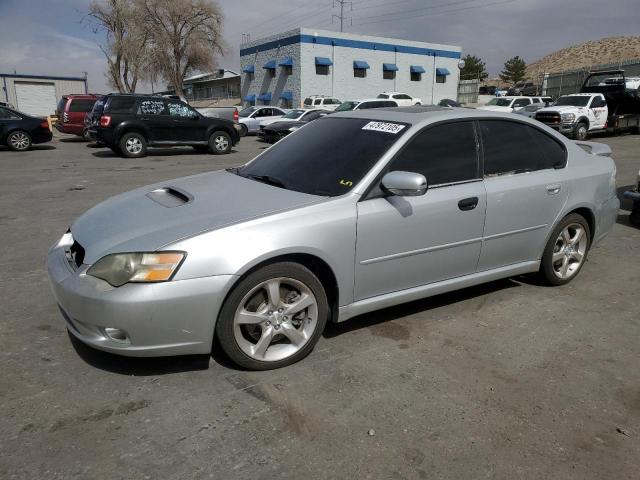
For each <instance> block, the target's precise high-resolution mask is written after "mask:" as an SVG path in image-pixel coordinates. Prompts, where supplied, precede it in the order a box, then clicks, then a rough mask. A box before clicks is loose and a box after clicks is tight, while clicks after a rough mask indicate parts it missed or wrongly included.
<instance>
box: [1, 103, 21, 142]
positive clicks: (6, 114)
mask: <svg viewBox="0 0 640 480" xmlns="http://www.w3.org/2000/svg"><path fill="white" fill-rule="evenodd" d="M21 120H22V118H21V117H19V116H18V115H16V114H15V113H13V112H12V111H10V110H7V109H4V108H2V107H0V143H4V141H5V139H6V135H7V133H8V131H9V127H10V126H11V125H13V124H15V123H16V122H20V121H21Z"/></svg>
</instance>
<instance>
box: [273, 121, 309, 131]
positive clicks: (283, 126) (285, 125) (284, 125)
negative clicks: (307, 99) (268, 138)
mask: <svg viewBox="0 0 640 480" xmlns="http://www.w3.org/2000/svg"><path fill="white" fill-rule="evenodd" d="M306 123H307V122H301V121H298V120H291V121H284V120H282V121H280V122H274V123H272V124H271V125H269V126H268V127H265V130H274V131H280V130H288V129H289V128H291V127H301V126H303V125H305V124H306Z"/></svg>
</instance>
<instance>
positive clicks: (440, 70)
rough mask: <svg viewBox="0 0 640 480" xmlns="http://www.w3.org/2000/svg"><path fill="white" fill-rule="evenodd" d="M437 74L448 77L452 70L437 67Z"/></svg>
mask: <svg viewBox="0 0 640 480" xmlns="http://www.w3.org/2000/svg"><path fill="white" fill-rule="evenodd" d="M436 75H440V76H441V77H446V76H447V75H451V72H450V71H449V70H447V69H446V68H436Z"/></svg>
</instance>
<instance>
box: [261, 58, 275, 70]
mask: <svg viewBox="0 0 640 480" xmlns="http://www.w3.org/2000/svg"><path fill="white" fill-rule="evenodd" d="M262 68H264V69H265V70H275V69H276V61H275V60H269V61H268V62H267V63H265V64H264V65H263V66H262Z"/></svg>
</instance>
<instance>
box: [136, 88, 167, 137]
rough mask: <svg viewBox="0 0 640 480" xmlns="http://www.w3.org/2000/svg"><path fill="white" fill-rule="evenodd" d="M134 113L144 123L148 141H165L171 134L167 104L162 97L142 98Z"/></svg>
mask: <svg viewBox="0 0 640 480" xmlns="http://www.w3.org/2000/svg"><path fill="white" fill-rule="evenodd" d="M136 115H137V117H138V119H139V120H140V121H142V123H143V124H144V125H145V127H146V129H147V132H148V139H149V141H150V142H167V141H170V140H171V138H172V135H173V132H172V130H171V119H170V118H169V115H168V112H167V105H166V102H165V101H164V99H162V98H157V99H156V98H153V99H152V98H143V99H141V100H140V103H139V104H138V107H137V109H136Z"/></svg>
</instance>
